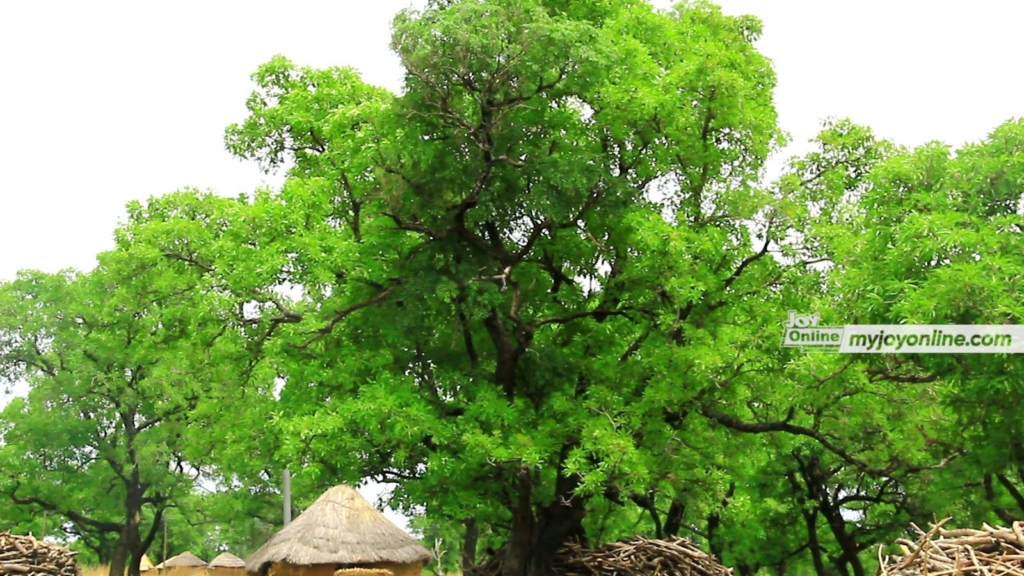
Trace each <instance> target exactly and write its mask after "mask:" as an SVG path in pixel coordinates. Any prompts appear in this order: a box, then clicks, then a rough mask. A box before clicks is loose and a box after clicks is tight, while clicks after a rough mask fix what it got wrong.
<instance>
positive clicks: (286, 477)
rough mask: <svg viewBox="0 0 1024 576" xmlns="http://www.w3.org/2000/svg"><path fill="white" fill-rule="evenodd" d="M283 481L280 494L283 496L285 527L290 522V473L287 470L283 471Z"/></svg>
mask: <svg viewBox="0 0 1024 576" xmlns="http://www.w3.org/2000/svg"><path fill="white" fill-rule="evenodd" d="M283 480H284V483H283V484H284V485H283V486H282V490H281V493H282V495H283V496H284V525H285V526H287V525H288V524H290V523H291V521H292V473H291V472H290V471H289V470H288V469H287V468H285V469H284V478H283Z"/></svg>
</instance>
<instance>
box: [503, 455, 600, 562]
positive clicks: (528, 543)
mask: <svg viewBox="0 0 1024 576" xmlns="http://www.w3.org/2000/svg"><path fill="white" fill-rule="evenodd" d="M565 452H567V450H565ZM578 485H579V478H578V477H577V476H575V475H571V476H562V475H559V477H558V479H557V481H556V485H555V494H556V497H555V499H554V501H553V502H551V503H550V504H548V505H547V506H544V507H543V508H541V509H539V510H538V511H537V513H536V514H535V513H534V509H533V505H532V503H531V498H530V496H531V494H532V491H533V482H532V479H531V478H530V475H529V474H528V473H526V472H521V473H520V477H519V483H518V488H519V489H518V491H517V501H516V504H515V506H514V509H513V515H512V534H511V537H510V538H509V543H508V549H507V554H506V557H505V563H504V565H503V566H502V573H501V574H502V576H550V574H551V564H552V563H553V562H554V560H555V556H556V555H557V553H558V550H559V549H561V547H562V545H564V544H565V543H566V542H567V541H569V540H570V539H572V538H574V537H575V538H585V534H584V533H583V518H584V516H585V515H586V501H585V500H584V499H583V498H581V497H580V496H577V495H575V494H573V492H574V491H575V490H576V487H577V486H578Z"/></svg>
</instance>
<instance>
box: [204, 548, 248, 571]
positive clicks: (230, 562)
mask: <svg viewBox="0 0 1024 576" xmlns="http://www.w3.org/2000/svg"><path fill="white" fill-rule="evenodd" d="M210 576H245V560H242V559H241V558H239V557H238V556H235V555H234V554H232V553H230V552H223V553H221V554H218V555H217V557H216V558H214V559H213V560H210Z"/></svg>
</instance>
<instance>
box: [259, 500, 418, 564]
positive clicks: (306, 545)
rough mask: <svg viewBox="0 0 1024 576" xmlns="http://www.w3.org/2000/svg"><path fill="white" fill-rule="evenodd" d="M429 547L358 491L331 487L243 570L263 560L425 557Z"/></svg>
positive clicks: (351, 560)
mask: <svg viewBox="0 0 1024 576" xmlns="http://www.w3.org/2000/svg"><path fill="white" fill-rule="evenodd" d="M430 558H431V554H430V551H428V550H427V549H426V548H424V547H423V546H420V544H419V542H417V541H416V540H415V539H414V538H413V537H412V536H410V535H408V534H406V533H405V532H403V531H402V529H401V528H399V527H398V526H395V525H394V524H392V523H391V522H390V521H389V520H388V519H387V518H385V517H384V515H383V514H381V513H380V512H378V511H377V509H376V508H374V507H373V506H371V505H370V503H369V502H367V501H366V499H364V498H363V497H362V496H360V495H359V493H358V492H356V491H355V490H353V489H352V488H349V487H348V486H335V487H334V488H331V489H330V490H328V491H327V492H324V494H323V496H321V497H320V498H319V499H318V500H317V501H316V502H314V503H313V505H312V506H310V507H309V508H308V509H306V511H305V512H303V513H302V514H300V515H299V517H298V518H296V519H295V520H294V521H292V523H291V524H289V525H287V526H285V527H284V528H283V529H282V530H281V531H280V532H278V533H277V534H274V535H273V536H271V537H270V540H268V541H267V543H266V544H264V545H263V547H262V548H260V549H259V550H257V551H255V552H253V554H252V556H249V558H248V559H247V560H246V562H245V569H246V571H248V572H254V573H258V572H262V571H263V569H264V568H265V567H266V565H267V564H270V563H281V564H292V565H297V566H310V565H313V564H368V563H373V562H395V563H399V564H411V563H413V562H426V561H427V560H429V559H430Z"/></svg>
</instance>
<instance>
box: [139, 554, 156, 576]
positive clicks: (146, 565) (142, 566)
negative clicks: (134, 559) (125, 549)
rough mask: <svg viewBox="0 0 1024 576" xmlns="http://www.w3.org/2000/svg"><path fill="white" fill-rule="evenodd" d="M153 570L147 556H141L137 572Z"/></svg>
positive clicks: (151, 562)
mask: <svg viewBox="0 0 1024 576" xmlns="http://www.w3.org/2000/svg"><path fill="white" fill-rule="evenodd" d="M152 569H153V561H152V560H150V559H149V556H147V555H145V554H143V555H142V560H140V561H139V572H145V571H147V570H152Z"/></svg>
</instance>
